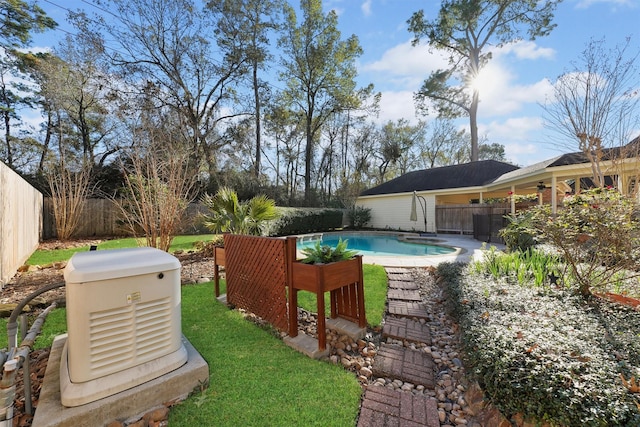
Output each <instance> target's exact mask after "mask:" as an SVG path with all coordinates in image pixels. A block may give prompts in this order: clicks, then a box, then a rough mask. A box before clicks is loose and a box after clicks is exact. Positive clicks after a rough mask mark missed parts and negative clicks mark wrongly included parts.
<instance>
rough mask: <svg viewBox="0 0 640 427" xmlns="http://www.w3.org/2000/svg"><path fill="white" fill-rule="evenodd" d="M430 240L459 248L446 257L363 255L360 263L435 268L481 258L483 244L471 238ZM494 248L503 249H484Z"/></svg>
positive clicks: (442, 236)
mask: <svg viewBox="0 0 640 427" xmlns="http://www.w3.org/2000/svg"><path fill="white" fill-rule="evenodd" d="M429 238H430V239H434V240H437V242H434V243H435V244H439V245H445V246H452V247H454V248H459V250H458V251H457V252H456V253H454V254H447V255H424V256H400V255H398V256H372V255H364V256H363V257H362V262H363V263H365V264H377V265H382V266H384V267H428V266H434V267H435V266H437V265H438V264H440V263H441V262H456V261H459V262H469V261H471V260H472V259H478V258H479V257H481V256H482V250H481V249H482V245H483V242H481V241H479V240H475V239H474V238H473V236H467V235H460V234H438V235H437V236H429ZM489 246H495V247H496V248H497V249H500V250H502V249H504V248H505V246H504V245H502V244H498V243H491V244H487V245H486V247H487V248H488V247H489Z"/></svg>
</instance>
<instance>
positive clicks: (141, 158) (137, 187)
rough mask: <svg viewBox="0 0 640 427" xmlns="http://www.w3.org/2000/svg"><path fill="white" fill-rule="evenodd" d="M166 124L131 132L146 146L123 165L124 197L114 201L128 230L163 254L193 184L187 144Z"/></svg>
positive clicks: (188, 201) (148, 125) (168, 245)
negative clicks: (142, 237)
mask: <svg viewBox="0 0 640 427" xmlns="http://www.w3.org/2000/svg"><path fill="white" fill-rule="evenodd" d="M166 125H167V127H166V128H158V127H154V124H152V123H149V122H147V123H146V124H145V125H143V126H141V127H140V128H138V129H137V130H136V131H135V132H134V138H140V139H143V140H145V141H146V142H147V144H144V145H143V144H141V145H138V146H137V147H136V148H135V149H132V150H131V151H130V152H129V156H128V159H127V161H126V163H125V162H123V165H122V166H123V169H124V171H125V195H126V197H125V198H123V199H117V200H116V203H117V205H118V206H119V207H120V210H121V212H122V216H123V218H124V222H125V224H126V225H127V227H128V229H129V231H130V232H131V233H132V234H133V235H134V236H144V239H145V241H146V245H147V246H150V247H156V248H159V249H162V250H164V251H168V250H169V247H170V246H171V241H172V240H173V238H174V236H175V235H176V234H177V233H178V231H179V230H180V226H181V219H182V217H183V214H184V212H185V210H186V209H187V207H188V205H189V203H190V202H191V201H192V200H193V199H194V197H195V193H194V189H195V184H196V182H197V173H195V171H196V169H195V168H194V167H192V166H193V165H192V164H191V163H190V158H191V156H190V153H189V149H188V147H189V146H188V144H185V143H184V142H182V143H181V142H180V135H179V133H178V131H173V132H171V131H167V130H166V129H168V128H171V125H170V124H169V123H166ZM174 129H175V128H174Z"/></svg>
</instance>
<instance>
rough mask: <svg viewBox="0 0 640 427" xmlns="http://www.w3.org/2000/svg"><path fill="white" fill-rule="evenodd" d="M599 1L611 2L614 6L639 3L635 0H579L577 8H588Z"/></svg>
mask: <svg viewBox="0 0 640 427" xmlns="http://www.w3.org/2000/svg"><path fill="white" fill-rule="evenodd" d="M597 3H603V4H609V5H612V6H629V7H635V6H637V4H635V3H634V2H633V0H579V1H578V3H577V4H576V8H578V9H587V8H589V7H591V6H593V5H594V4H597Z"/></svg>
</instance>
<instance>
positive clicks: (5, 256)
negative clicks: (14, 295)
mask: <svg viewBox="0 0 640 427" xmlns="http://www.w3.org/2000/svg"><path fill="white" fill-rule="evenodd" d="M41 230H42V193H40V192H39V191H38V190H36V189H35V188H34V187H32V186H31V185H30V184H29V183H28V182H27V181H25V180H24V179H22V177H20V175H18V174H17V173H15V172H14V171H12V170H11V169H10V168H9V167H8V166H6V165H5V164H4V163H2V162H0V288H2V287H3V286H4V284H5V283H6V282H7V281H8V280H10V279H11V277H13V275H14V274H15V272H16V271H17V269H18V267H20V266H21V265H22V264H23V263H24V262H25V261H26V260H27V259H28V258H29V256H31V254H32V253H33V251H34V250H36V248H37V247H38V242H39V241H40V233H41Z"/></svg>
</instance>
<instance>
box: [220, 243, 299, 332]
mask: <svg viewBox="0 0 640 427" xmlns="http://www.w3.org/2000/svg"><path fill="white" fill-rule="evenodd" d="M285 248H286V240H285V239H279V238H275V237H273V238H272V237H256V236H241V235H236V234H225V235H224V249H225V258H226V259H225V263H224V264H225V272H226V280H227V302H228V303H229V304H233V305H235V306H237V307H241V308H244V309H246V310H249V311H250V312H252V313H254V314H256V315H257V316H260V317H261V318H262V319H264V320H266V321H267V322H269V323H271V324H272V325H273V326H275V327H276V328H277V329H279V330H280V331H287V330H288V319H287V297H286V284H287V261H286V250H285Z"/></svg>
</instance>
